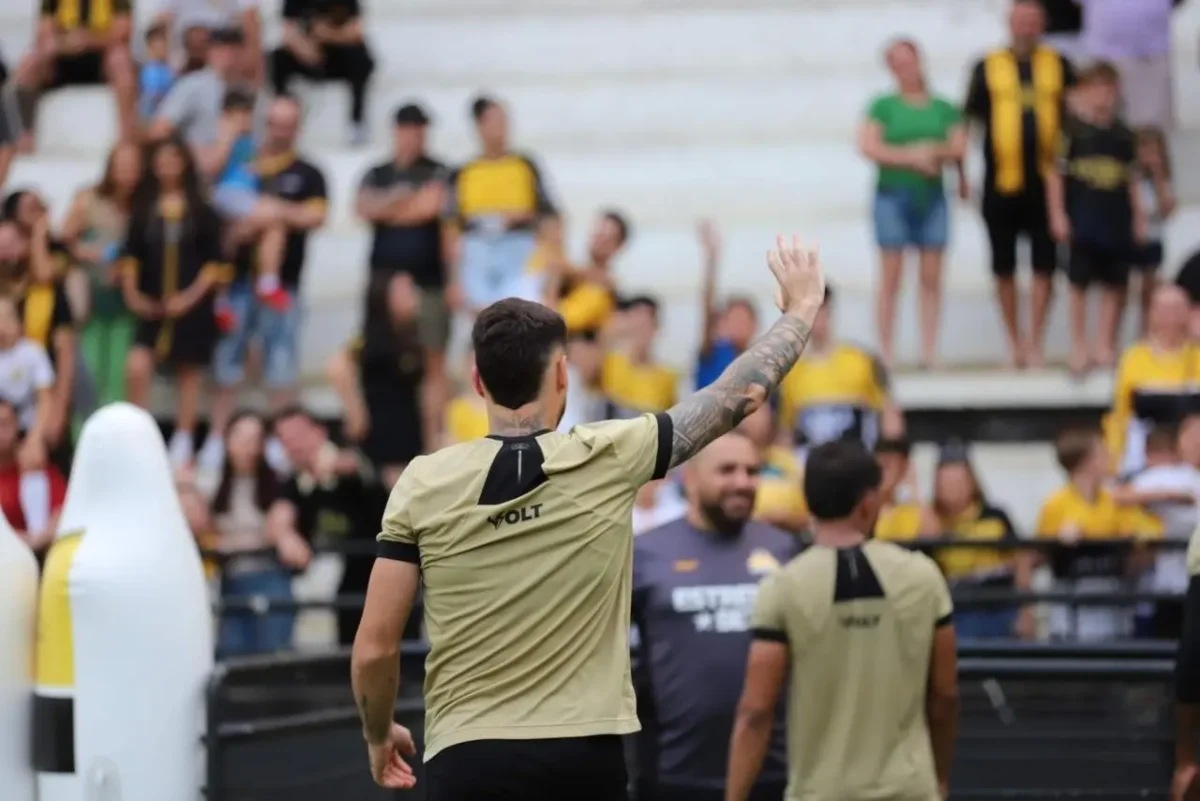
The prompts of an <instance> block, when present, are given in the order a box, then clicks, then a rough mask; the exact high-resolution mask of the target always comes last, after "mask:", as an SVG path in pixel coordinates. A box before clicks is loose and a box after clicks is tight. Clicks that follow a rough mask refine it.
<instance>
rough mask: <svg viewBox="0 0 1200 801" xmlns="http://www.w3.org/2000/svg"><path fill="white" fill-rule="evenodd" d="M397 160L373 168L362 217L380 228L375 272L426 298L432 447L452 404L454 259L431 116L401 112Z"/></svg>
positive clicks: (362, 193)
mask: <svg viewBox="0 0 1200 801" xmlns="http://www.w3.org/2000/svg"><path fill="white" fill-rule="evenodd" d="M395 123H396V124H395V127H394V150H393V154H392V158H390V159H389V160H388V161H385V162H383V163H382V164H378V165H376V166H374V167H372V168H371V169H370V171H368V172H367V174H366V175H365V176H364V177H363V179H362V183H361V184H360V185H359V188H358V196H357V198H356V202H355V210H356V212H357V214H358V216H359V218H360V219H362V220H363V221H365V222H367V223H370V224H371V226H372V229H373V237H372V241H371V271H372V272H387V273H391V272H396V271H400V272H405V273H408V274H409V275H411V276H412V279H413V281H414V282H416V285H417V288H418V289H419V290H420V292H421V309H420V311H421V317H420V319H419V320H418V321H417V331H418V333H419V334H420V335H421V343H422V346H423V347H424V349H425V356H424V359H425V380H424V382H423V390H424V393H425V396H426V397H425V401H424V402H423V404H422V408H423V409H425V410H427V411H429V412H430V413H431V414H432V416H431V417H428V418H426V419H425V421H424V432H425V434H424V436H425V443H426V445H427V446H429V447H432V446H433V445H434V443H436V442H438V440H439V439H440V437H441V431H442V419H441V410H442V408H443V407H444V406H445V404H446V401H447V400H448V394H449V390H448V389H447V384H446V344H447V342H449V340H450V310H449V308H447V306H446V298H445V295H444V292H445V287H446V258H445V253H444V250H443V247H442V244H443V243H442V230H441V214H442V209H443V208H444V207H445V203H446V184H445V181H446V178H447V177H448V173H447V170H446V166H445V165H444V164H442V163H441V162H440V161H437V160H435V159H433V158H430V156H429V155H428V154H427V153H426V150H425V137H426V133H427V131H428V128H429V117H428V115H426V113H425V111H424V109H422V108H421V107H420V106H417V105H414V104H412V103H410V104H408V105H405V106H401V107H400V109H399V110H397V111H396V120H395Z"/></svg>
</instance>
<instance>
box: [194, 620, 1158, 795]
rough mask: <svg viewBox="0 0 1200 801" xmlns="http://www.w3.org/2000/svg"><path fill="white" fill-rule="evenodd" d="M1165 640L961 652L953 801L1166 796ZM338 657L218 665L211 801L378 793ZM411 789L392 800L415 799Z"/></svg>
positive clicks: (418, 718) (412, 666) (407, 700)
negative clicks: (370, 773) (958, 734)
mask: <svg viewBox="0 0 1200 801" xmlns="http://www.w3.org/2000/svg"><path fill="white" fill-rule="evenodd" d="M424 654H425V647H424V645H423V644H412V645H409V646H406V647H405V649H404V651H403V653H402V656H401V675H402V679H401V688H402V691H401V697H400V699H399V701H398V702H397V707H396V712H397V718H398V720H400V721H401V722H402V723H404V724H405V725H408V726H409V727H410V728H411V729H412V730H413V732H414V734H415V735H417V739H418V747H420V732H421V730H422V725H423V708H422V706H421V701H420V685H421V681H422V679H423V675H424ZM1173 657H1174V646H1173V645H1171V644H1167V643H1129V644H1111V645H1101V646H1094V647H1093V646H1083V645H1073V644H1066V645H1053V644H1028V643H1026V644H1023V643H984V644H979V645H964V646H963V647H962V648H961V649H960V662H959V672H960V692H961V695H962V715H961V727H960V738H959V745H958V749H957V754H956V760H955V770H954V781H953V788H952V794H951V797H952V798H953V799H954V801H997V799H999V800H1001V801H1004V800H1011V801H1043V800H1044V801H1068V800H1069V801H1135V799H1136V800H1137V801H1143V800H1144V799H1161V798H1165V796H1166V791H1167V788H1168V786H1169V784H1170V778H1171V768H1172V728H1171V720H1172V700H1171V691H1170V688H1171V672H1172V665H1173ZM348 668H349V654H348V652H345V651H341V652H337V653H332V654H326V655H320V656H301V655H294V656H287V657H280V658H270V659H255V660H240V661H236V662H231V663H227V664H223V665H221V666H220V667H219V668H218V669H217V671H216V672H215V673H214V675H213V677H212V681H211V682H210V684H209V692H208V701H209V707H208V736H207V747H208V778H207V786H206V788H205V790H206V793H207V798H208V801H273V799H279V800H280V801H283V800H284V799H287V801H309V799H311V801H319V800H323V799H328V798H330V797H337V798H339V799H341V800H342V801H378V800H379V799H384V798H387V797H388V795H387V794H386V793H384V792H383V791H380V790H379V789H378V788H376V787H375V786H374V785H373V784H372V783H371V780H370V777H369V776H368V774H367V767H366V754H365V749H364V747H363V742H362V735H361V729H360V727H359V723H358V718H357V714H356V712H355V709H354V705H353V702H352V698H351V697H350V690H349V687H348V680H347V677H348ZM417 772H418V785H417V789H416V790H415V791H413V792H410V793H407V794H404V795H403V796H402V797H403V798H410V799H414V801H420V799H422V798H424V795H423V792H422V784H421V783H420V778H421V771H420V766H419V765H418V766H417Z"/></svg>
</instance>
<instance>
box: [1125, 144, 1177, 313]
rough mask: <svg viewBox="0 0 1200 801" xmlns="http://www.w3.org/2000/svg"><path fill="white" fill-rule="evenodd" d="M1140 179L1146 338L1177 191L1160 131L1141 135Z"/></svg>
mask: <svg viewBox="0 0 1200 801" xmlns="http://www.w3.org/2000/svg"><path fill="white" fill-rule="evenodd" d="M1137 161H1138V171H1137V175H1136V178H1135V180H1136V183H1137V191H1138V194H1139V195H1140V197H1141V206H1142V214H1143V216H1144V217H1145V220H1146V236H1145V241H1143V242H1142V243H1140V244H1139V245H1138V246H1137V247H1136V248H1135V253H1134V258H1133V269H1134V270H1135V271H1136V272H1137V273H1138V274H1139V275H1140V280H1139V282H1138V284H1139V287H1140V289H1139V294H1140V298H1139V303H1138V306H1139V307H1140V310H1141V321H1140V324H1139V326H1138V330H1139V331H1140V332H1141V335H1142V336H1145V335H1146V331H1147V328H1148V326H1149V325H1150V302H1151V300H1152V299H1153V298H1154V290H1155V288H1156V287H1157V286H1158V271H1159V268H1160V267H1162V263H1163V235H1164V233H1165V231H1164V226H1165V224H1166V221H1167V220H1168V219H1169V218H1170V217H1171V215H1172V214H1174V213H1175V205H1176V201H1175V187H1174V186H1173V184H1172V179H1171V154H1170V152H1169V150H1168V148H1167V139H1166V137H1165V136H1164V135H1163V132H1162V131H1161V130H1159V129H1158V128H1143V129H1141V130H1140V131H1138V132H1137Z"/></svg>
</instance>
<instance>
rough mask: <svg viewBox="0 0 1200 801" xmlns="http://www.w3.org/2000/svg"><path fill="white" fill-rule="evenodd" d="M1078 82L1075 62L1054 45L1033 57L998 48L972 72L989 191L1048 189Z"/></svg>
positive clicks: (973, 114) (971, 106) (972, 103)
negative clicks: (1067, 102) (1066, 108)
mask: <svg viewBox="0 0 1200 801" xmlns="http://www.w3.org/2000/svg"><path fill="white" fill-rule="evenodd" d="M1072 83H1074V71H1073V70H1072V69H1071V64H1070V62H1069V61H1067V60H1066V59H1065V58H1063V57H1062V56H1061V55H1060V54H1059V53H1058V51H1057V50H1055V49H1054V48H1052V47H1046V46H1043V47H1038V48H1037V49H1036V50H1034V52H1033V54H1032V55H1031V56H1030V57H1029V58H1027V59H1022V58H1018V57H1017V55H1016V53H1014V52H1013V51H1012V50H1010V49H1007V48H1004V49H1000V50H995V51H993V52H991V53H989V54H988V55H987V56H985V57H984V58H983V59H981V60H980V61H979V62H978V63H977V64H976V65H975V69H974V72H973V73H972V74H971V84H970V89H969V90H968V92H967V102H966V108H965V113H966V115H967V116H968V117H970V118H972V119H975V120H977V121H978V122H980V123H981V124H982V125H983V130H984V144H983V154H984V162H985V164H986V170H987V178H986V182H987V183H986V191H987V192H989V193H995V194H998V195H1019V194H1022V193H1023V192H1024V191H1025V190H1026V189H1028V190H1029V191H1031V192H1039V193H1040V192H1042V191H1043V190H1042V175H1044V174H1045V173H1046V172H1047V171H1048V170H1051V169H1053V168H1054V162H1055V157H1056V154H1057V152H1058V144H1059V134H1060V132H1061V130H1062V114H1063V99H1064V95H1065V92H1066V90H1067V88H1068V87H1070V86H1071V85H1072Z"/></svg>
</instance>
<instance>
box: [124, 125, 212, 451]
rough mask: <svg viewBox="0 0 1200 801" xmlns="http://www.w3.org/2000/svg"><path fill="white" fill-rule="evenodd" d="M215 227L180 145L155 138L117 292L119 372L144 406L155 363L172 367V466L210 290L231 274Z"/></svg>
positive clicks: (208, 321)
mask: <svg viewBox="0 0 1200 801" xmlns="http://www.w3.org/2000/svg"><path fill="white" fill-rule="evenodd" d="M220 227H221V226H220V222H219V220H218V218H217V215H216V213H215V212H214V211H213V210H212V208H211V207H210V206H209V204H208V203H207V201H206V200H205V199H204V195H203V193H202V190H201V186H200V178H199V176H198V174H197V171H196V166H195V164H194V163H193V161H192V156H191V153H190V152H189V150H188V148H187V146H186V145H185V144H184V143H183V142H182V141H181V140H179V139H178V138H174V137H172V138H168V139H165V140H162V141H160V142H157V143H155V144H154V145H153V146H152V147H151V149H150V153H149V156H148V158H147V171H146V174H145V176H144V177H143V179H142V181H141V183H140V184H139V186H138V188H137V191H136V192H135V193H134V198H133V205H132V208H131V210H130V218H129V230H128V233H127V234H126V237H125V250H124V254H125V255H124V260H123V264H122V272H123V278H122V285H121V289H122V293H123V297H124V300H125V304H126V306H128V307H129V310H130V311H132V312H133V314H134V315H135V316H136V317H137V326H136V330H135V332H134V345H133V349H132V350H131V351H130V353H129V358H128V360H127V362H126V371H127V378H128V382H129V383H128V396H129V400H130V401H132V402H133V403H136V404H138V405H139V406H143V407H144V406H146V404H147V402H148V401H149V395H150V384H151V381H152V380H153V378H154V372H155V368H156V367H157V366H162V367H166V368H169V369H170V370H172V371H173V373H174V375H175V380H176V384H177V390H178V401H177V404H178V405H177V407H176V418H175V422H176V429H175V433H174V435H173V436H172V437H171V443H170V453H171V459H172V461H173V462H174V463H175V464H176V465H182V464H186V463H188V462H190V461H191V458H192V454H193V438H192V432H193V430H194V429H195V425H196V414H197V406H198V404H199V401H200V390H201V385H202V381H203V379H204V371H205V370H206V369H207V368H208V366H209V364H210V363H211V362H212V354H213V346H214V344H215V343H216V340H217V324H216V317H215V315H214V308H213V298H214V290H215V289H216V288H217V287H218V285H221V284H226V283H228V281H229V277H230V268H229V265H227V264H225V263H224V262H223V261H222V258H221V230H220Z"/></svg>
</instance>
